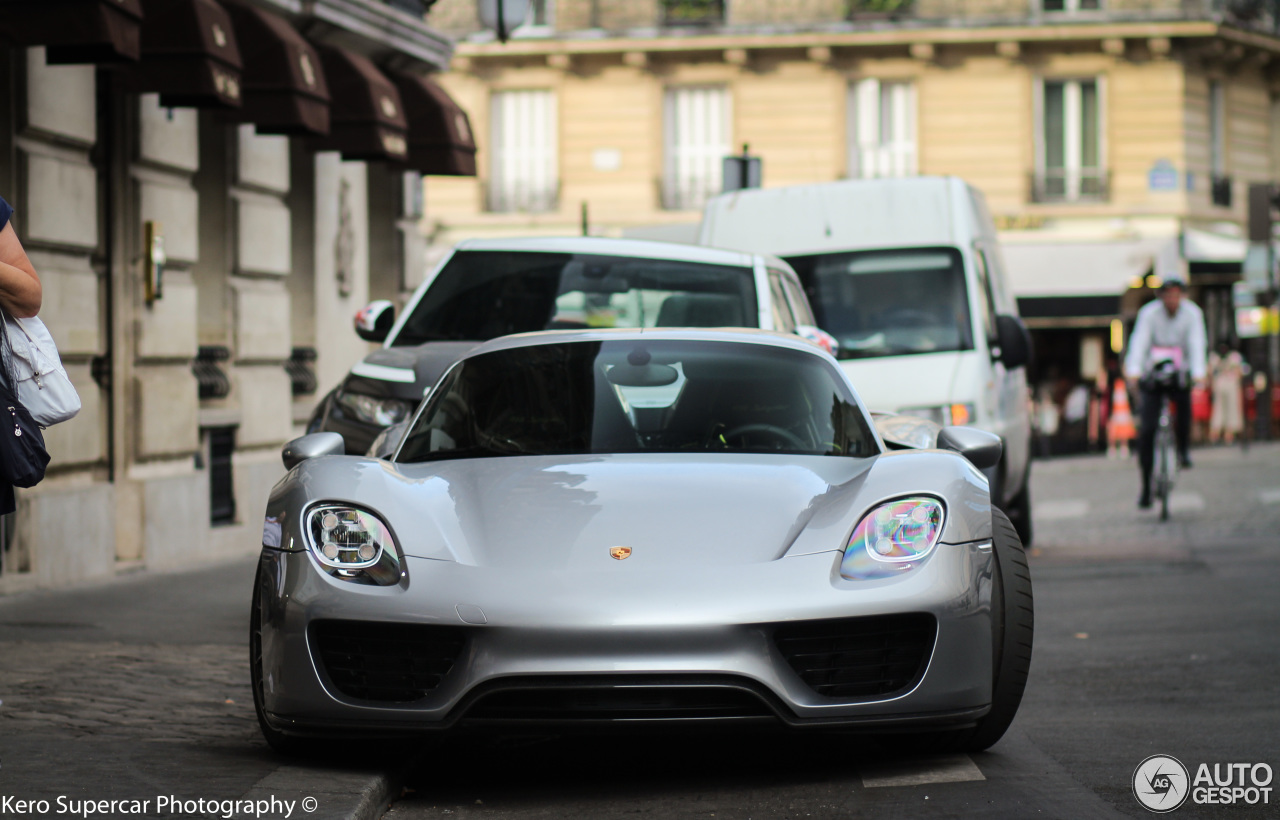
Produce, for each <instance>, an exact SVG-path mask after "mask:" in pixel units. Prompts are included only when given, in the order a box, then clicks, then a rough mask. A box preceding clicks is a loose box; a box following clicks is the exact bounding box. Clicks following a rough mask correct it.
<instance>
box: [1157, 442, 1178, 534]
mask: <svg viewBox="0 0 1280 820" xmlns="http://www.w3.org/2000/svg"><path fill="white" fill-rule="evenodd" d="M1174 458H1176V456H1175V455H1174V452H1173V441H1172V436H1171V435H1170V433H1169V428H1168V427H1161V428H1160V431H1159V432H1158V433H1156V465H1155V490H1156V495H1157V496H1158V497H1159V498H1160V520H1161V521H1168V520H1169V493H1170V492H1171V491H1172V490H1173V469H1174V463H1175V462H1174Z"/></svg>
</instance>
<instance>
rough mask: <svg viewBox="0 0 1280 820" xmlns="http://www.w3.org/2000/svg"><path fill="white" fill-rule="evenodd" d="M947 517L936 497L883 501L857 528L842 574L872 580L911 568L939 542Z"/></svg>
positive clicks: (844, 561) (847, 576) (843, 564)
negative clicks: (884, 502)
mask: <svg viewBox="0 0 1280 820" xmlns="http://www.w3.org/2000/svg"><path fill="white" fill-rule="evenodd" d="M944 518H945V511H944V510H943V507H942V502H941V501H939V500H937V499H936V498H929V497H927V496H916V497H913V498H900V499H898V500H896V501H890V502H888V503H886V504H881V505H880V506H879V507H876V508H875V509H874V510H872V511H871V512H869V513H867V514H866V515H865V516H863V518H862V520H861V521H859V522H858V526H857V527H855V528H854V530H853V537H852V538H850V539H849V543H848V545H847V546H846V547H845V550H844V559H843V560H842V561H841V562H840V574H841V575H842V576H844V577H845V578H849V579H853V580H872V579H876V578H889V577H892V576H894V575H897V574H899V573H901V572H903V571H905V570H909V569H911V568H912V567H914V566H916V565H917V564H918V563H919V562H920V561H922V560H924V559H925V558H926V557H927V556H928V555H929V553H931V552H932V551H933V548H934V547H935V546H936V545H937V543H938V539H939V538H941V537H942V523H943V520H944Z"/></svg>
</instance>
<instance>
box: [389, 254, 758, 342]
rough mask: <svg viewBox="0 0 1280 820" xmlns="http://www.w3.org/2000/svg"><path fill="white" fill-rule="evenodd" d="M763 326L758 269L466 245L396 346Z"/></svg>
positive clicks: (430, 290) (411, 317)
mask: <svg viewBox="0 0 1280 820" xmlns="http://www.w3.org/2000/svg"><path fill="white" fill-rule="evenodd" d="M655 326H663V327H672V326H678V327H758V326H759V320H758V318H757V312H756V293H755V278H754V273H753V272H752V269H751V268H748V267H733V266H727V265H709V264H703V263H700V262H687V261H683V260H672V259H644V258H637V257H629V256H603V255H587V254H575V253H551V252H542V251H537V252H535V251H459V252H458V253H456V254H454V256H453V258H452V259H451V260H449V264H447V265H446V266H445V267H444V269H443V270H442V271H440V273H439V275H438V276H437V277H436V279H435V281H433V282H432V283H431V286H430V287H429V288H428V289H427V292H426V294H424V295H423V297H422V301H420V302H419V303H418V304H417V306H416V307H415V308H414V309H413V312H412V313H411V314H409V317H408V318H407V319H406V320H405V324H404V327H403V328H401V330H400V332H399V333H398V334H397V335H396V337H395V339H394V340H393V341H392V345H393V346H397V347H402V346H405V345H418V344H422V343H423V342H438V341H473V340H474V341H487V340H489V339H493V338H496V337H498V336H506V335H508V334H511V333H529V332H532V331H535V330H567V329H575V328H579V329H580V328H602V327H625V328H636V327H655Z"/></svg>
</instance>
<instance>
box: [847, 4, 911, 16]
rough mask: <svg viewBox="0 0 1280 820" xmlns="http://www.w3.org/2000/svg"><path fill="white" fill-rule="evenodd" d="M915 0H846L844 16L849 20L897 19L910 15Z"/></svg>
mask: <svg viewBox="0 0 1280 820" xmlns="http://www.w3.org/2000/svg"><path fill="white" fill-rule="evenodd" d="M914 7H915V0H845V4H844V16H845V18H846V19H849V20H876V19H880V20H897V19H899V18H902V17H910V16H911V15H912V12H913V11H914Z"/></svg>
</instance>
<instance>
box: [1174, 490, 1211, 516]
mask: <svg viewBox="0 0 1280 820" xmlns="http://www.w3.org/2000/svg"><path fill="white" fill-rule="evenodd" d="M1169 509H1170V510H1172V511H1175V512H1195V511H1197V510H1203V509H1204V496H1202V495H1200V493H1180V492H1176V491H1175V492H1174V493H1172V494H1171V495H1170V496H1169Z"/></svg>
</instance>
